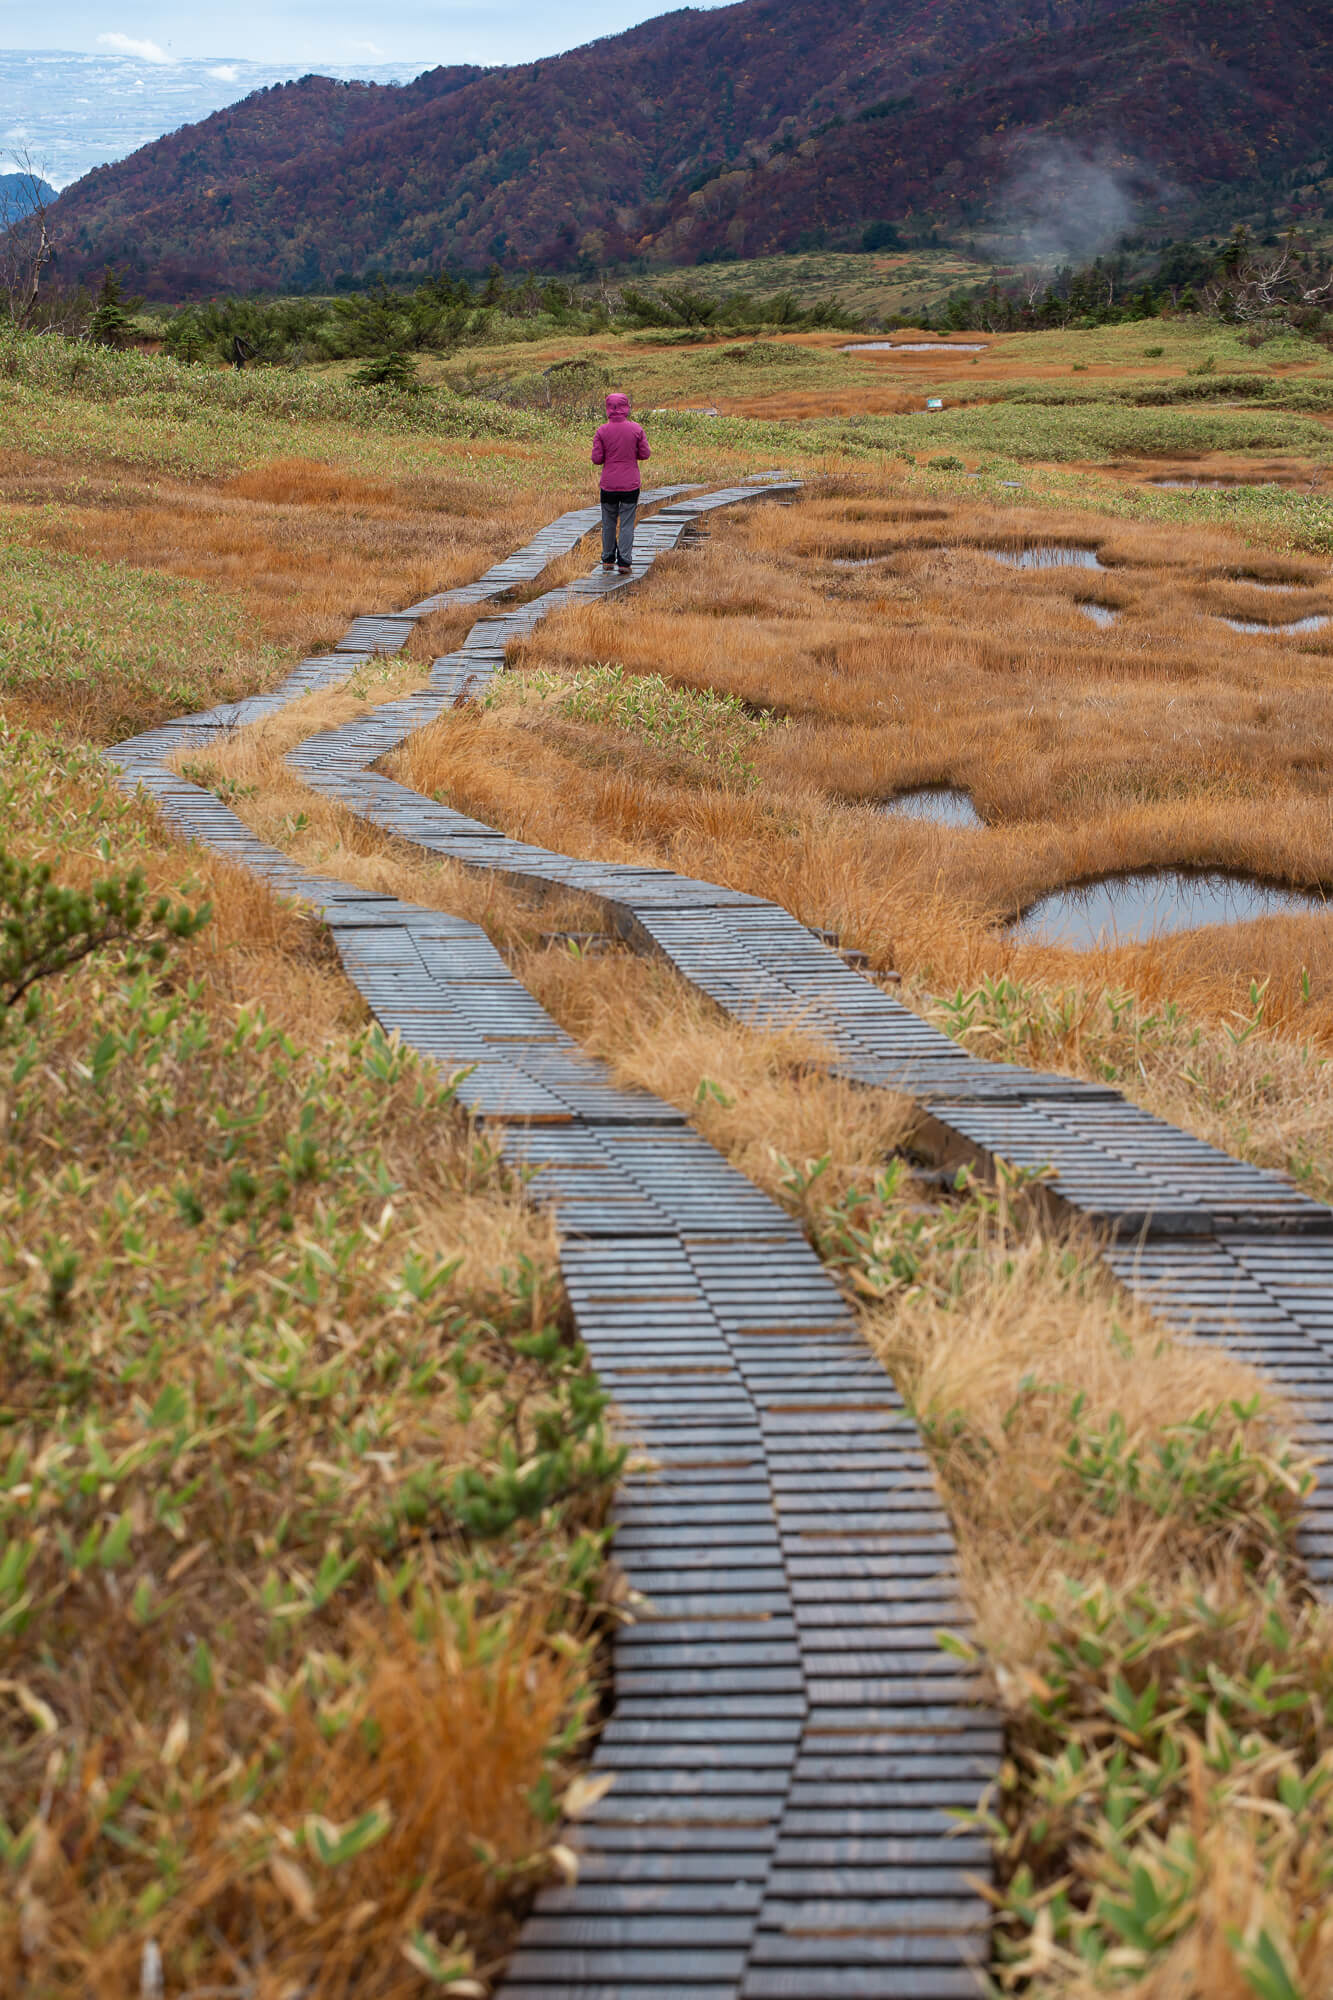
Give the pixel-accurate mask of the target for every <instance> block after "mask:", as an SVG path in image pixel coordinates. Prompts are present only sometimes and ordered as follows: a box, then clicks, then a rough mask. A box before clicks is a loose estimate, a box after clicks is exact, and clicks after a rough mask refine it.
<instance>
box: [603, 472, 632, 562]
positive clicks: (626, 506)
mask: <svg viewBox="0 0 1333 2000" xmlns="http://www.w3.org/2000/svg"><path fill="white" fill-rule="evenodd" d="M638 509H639V495H638V491H637V489H636V490H635V491H634V492H633V493H603V495H602V561H603V562H605V563H609V562H616V561H617V560H619V561H620V562H623V563H627V562H632V561H633V560H634V523H635V520H636V518H637V516H638Z"/></svg>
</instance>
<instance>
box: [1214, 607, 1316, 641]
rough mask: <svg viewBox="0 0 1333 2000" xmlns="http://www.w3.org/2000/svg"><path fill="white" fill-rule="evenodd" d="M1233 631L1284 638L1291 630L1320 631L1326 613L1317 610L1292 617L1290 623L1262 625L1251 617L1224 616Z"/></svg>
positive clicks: (1223, 621) (1225, 621)
mask: <svg viewBox="0 0 1333 2000" xmlns="http://www.w3.org/2000/svg"><path fill="white" fill-rule="evenodd" d="M1222 623H1223V624H1224V625H1229V626H1230V627H1231V629H1232V631H1233V632H1261V633H1266V634H1267V636H1268V637H1269V638H1270V639H1285V638H1286V637H1287V635H1288V634H1289V633H1291V632H1322V631H1323V629H1324V627H1325V625H1327V623H1328V613H1327V612H1325V611H1317V612H1315V613H1314V615H1313V616H1312V617H1309V618H1294V619H1293V620H1292V622H1291V624H1290V625H1262V624H1259V623H1258V622H1257V621H1256V620H1255V619H1253V618H1224V619H1223V620H1222Z"/></svg>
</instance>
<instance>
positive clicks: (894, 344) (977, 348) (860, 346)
mask: <svg viewBox="0 0 1333 2000" xmlns="http://www.w3.org/2000/svg"><path fill="white" fill-rule="evenodd" d="M989 346H990V342H989V341H988V340H854V341H851V342H850V343H849V344H848V345H847V346H846V347H844V348H842V349H840V352H841V353H843V354H984V353H985V352H986V349H987V348H988V347H989Z"/></svg>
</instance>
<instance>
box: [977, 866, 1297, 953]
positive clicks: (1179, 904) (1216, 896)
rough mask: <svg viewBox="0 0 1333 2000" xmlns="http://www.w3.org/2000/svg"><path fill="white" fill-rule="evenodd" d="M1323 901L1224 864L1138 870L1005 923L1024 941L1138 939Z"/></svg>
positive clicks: (1080, 945)
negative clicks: (1226, 868) (1214, 867)
mask: <svg viewBox="0 0 1333 2000" xmlns="http://www.w3.org/2000/svg"><path fill="white" fill-rule="evenodd" d="M1327 907H1328V905H1327V904H1326V902H1325V899H1324V898H1323V897H1322V896H1320V895H1318V894H1316V893H1305V892H1302V891H1301V890H1298V889H1274V888H1271V887H1270V886H1269V885H1268V884H1267V883H1264V882H1256V881H1254V880H1253V879H1252V877H1250V876H1248V875H1230V874H1226V873H1224V872H1223V871H1222V870H1220V869H1217V870H1206V871H1204V870H1199V871H1196V870H1193V869H1187V868H1160V869H1159V868H1141V869H1136V870H1134V871H1133V872H1131V873H1128V874H1124V875H1111V876H1108V877H1107V878H1106V879H1105V880H1104V881H1101V882H1085V883H1083V884H1081V885H1080V886H1079V887H1077V888H1073V889H1062V890H1060V891H1059V892H1058V893H1056V894H1054V895H1051V896H1043V897H1042V899H1041V901H1040V902H1039V903H1034V904H1033V906H1032V908H1031V909H1030V910H1029V911H1028V912H1027V914H1026V915H1025V916H1023V917H1020V918H1019V920H1018V922H1017V923H1015V924H1013V925H1011V927H1010V936H1011V937H1014V938H1017V939H1019V940H1021V942H1022V943H1024V944H1062V945H1071V946H1073V947H1074V948H1075V949H1076V950H1081V949H1084V948H1086V947H1087V946H1089V945H1095V944H1141V943H1142V942H1143V941H1144V940H1145V939H1146V938H1152V937H1166V936H1169V935H1170V933H1171V932H1173V931H1192V930H1198V929H1199V928H1200V927H1201V926H1202V925H1204V924H1239V923H1248V922H1249V921H1250V920H1251V919H1253V918H1255V917H1281V916H1301V915H1306V914H1308V913H1309V912H1310V911H1312V910H1323V909H1325V908H1327Z"/></svg>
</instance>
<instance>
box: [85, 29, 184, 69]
mask: <svg viewBox="0 0 1333 2000" xmlns="http://www.w3.org/2000/svg"><path fill="white" fill-rule="evenodd" d="M97 40H98V42H99V44H100V46H101V47H102V48H104V49H114V50H115V52H116V54H117V55H118V56H138V58H139V60H140V62H150V63H169V62H171V61H172V57H171V56H169V55H168V54H167V52H166V50H165V49H161V48H159V47H158V45H157V43H156V42H137V41H136V40H135V39H134V36H133V35H121V34H109V35H99V36H98V37H97Z"/></svg>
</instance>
